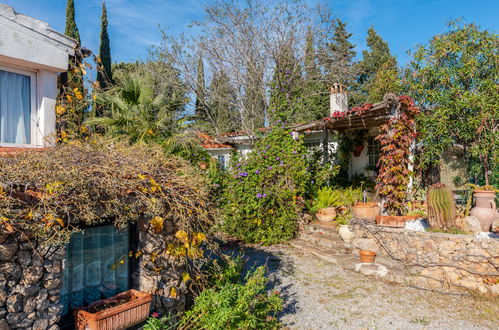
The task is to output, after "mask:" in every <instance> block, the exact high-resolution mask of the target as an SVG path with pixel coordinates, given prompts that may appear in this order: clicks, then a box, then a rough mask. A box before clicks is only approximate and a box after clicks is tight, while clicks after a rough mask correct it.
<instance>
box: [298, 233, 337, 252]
mask: <svg viewBox="0 0 499 330" xmlns="http://www.w3.org/2000/svg"><path fill="white" fill-rule="evenodd" d="M300 239H302V240H304V241H307V242H310V243H313V244H316V245H319V246H324V247H327V248H333V249H343V248H344V247H345V244H344V242H343V240H342V239H341V238H340V237H339V236H333V235H330V234H322V233H319V232H301V233H300Z"/></svg>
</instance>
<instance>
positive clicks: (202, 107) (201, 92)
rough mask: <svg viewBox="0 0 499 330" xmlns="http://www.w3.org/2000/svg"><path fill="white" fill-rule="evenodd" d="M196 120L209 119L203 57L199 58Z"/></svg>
mask: <svg viewBox="0 0 499 330" xmlns="http://www.w3.org/2000/svg"><path fill="white" fill-rule="evenodd" d="M196 118H198V119H200V120H206V119H207V113H206V84H205V80H204V63H203V58H202V57H201V56H199V57H198V65H197V79H196Z"/></svg>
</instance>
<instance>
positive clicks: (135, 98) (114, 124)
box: [87, 73, 177, 142]
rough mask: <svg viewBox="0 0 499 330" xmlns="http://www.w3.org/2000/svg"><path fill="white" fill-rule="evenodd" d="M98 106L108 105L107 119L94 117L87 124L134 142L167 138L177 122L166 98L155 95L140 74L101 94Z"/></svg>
mask: <svg viewBox="0 0 499 330" xmlns="http://www.w3.org/2000/svg"><path fill="white" fill-rule="evenodd" d="M96 103H97V104H99V105H103V106H104V108H105V112H104V116H103V117H94V118H91V119H89V120H87V124H89V125H90V126H95V127H98V128H101V129H102V130H103V131H105V132H106V133H107V134H108V135H111V136H113V137H119V138H126V139H128V140H130V142H139V141H151V140H155V141H161V140H163V139H166V138H168V137H169V136H170V135H171V133H172V128H173V126H174V123H175V121H176V115H177V114H176V113H175V111H172V109H171V108H170V107H169V106H168V105H169V104H168V102H167V100H166V96H165V95H164V94H162V93H159V94H157V95H154V92H153V90H152V88H151V87H150V86H149V84H148V82H147V78H145V77H143V76H140V75H139V74H133V73H123V74H121V75H120V76H119V77H118V79H117V84H116V85H115V86H114V87H112V88H111V89H110V90H108V91H101V92H100V93H98V94H97V98H96Z"/></svg>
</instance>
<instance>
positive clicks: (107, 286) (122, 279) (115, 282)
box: [61, 226, 130, 315]
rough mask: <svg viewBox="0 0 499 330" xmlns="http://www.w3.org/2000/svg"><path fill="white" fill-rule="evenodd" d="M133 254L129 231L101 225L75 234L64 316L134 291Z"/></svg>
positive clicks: (70, 247) (65, 284)
mask: <svg viewBox="0 0 499 330" xmlns="http://www.w3.org/2000/svg"><path fill="white" fill-rule="evenodd" d="M129 251H130V244H129V231H128V229H127V230H121V231H117V230H116V228H115V227H114V226H100V227H93V228H88V229H84V230H83V231H81V232H78V233H76V234H74V235H73V236H72V237H71V241H70V243H69V244H68V246H67V250H66V260H65V267H64V272H63V287H62V290H61V303H62V304H63V306H64V310H63V313H62V314H63V315H65V314H67V313H68V312H70V311H71V310H73V309H75V308H77V307H81V306H86V305H88V304H90V303H92V302H95V301H97V300H100V299H103V298H108V297H111V296H114V295H115V294H117V293H120V292H123V291H126V290H128V289H130V279H129V261H128V252H129Z"/></svg>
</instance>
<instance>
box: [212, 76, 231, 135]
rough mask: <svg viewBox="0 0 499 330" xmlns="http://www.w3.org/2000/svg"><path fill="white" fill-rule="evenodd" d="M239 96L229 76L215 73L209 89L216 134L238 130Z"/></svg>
mask: <svg viewBox="0 0 499 330" xmlns="http://www.w3.org/2000/svg"><path fill="white" fill-rule="evenodd" d="M236 98H237V95H236V93H235V90H234V88H233V87H232V85H231V82H230V79H229V77H228V76H227V74H226V73H225V72H224V71H223V70H221V71H220V72H215V74H214V75H213V79H212V81H211V84H210V87H209V96H208V99H209V100H208V109H209V115H210V117H211V119H212V123H213V131H214V132H215V134H217V135H218V134H221V133H226V132H230V131H234V130H237V128H238V125H237V121H238V117H237V110H236V108H235V104H236Z"/></svg>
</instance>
